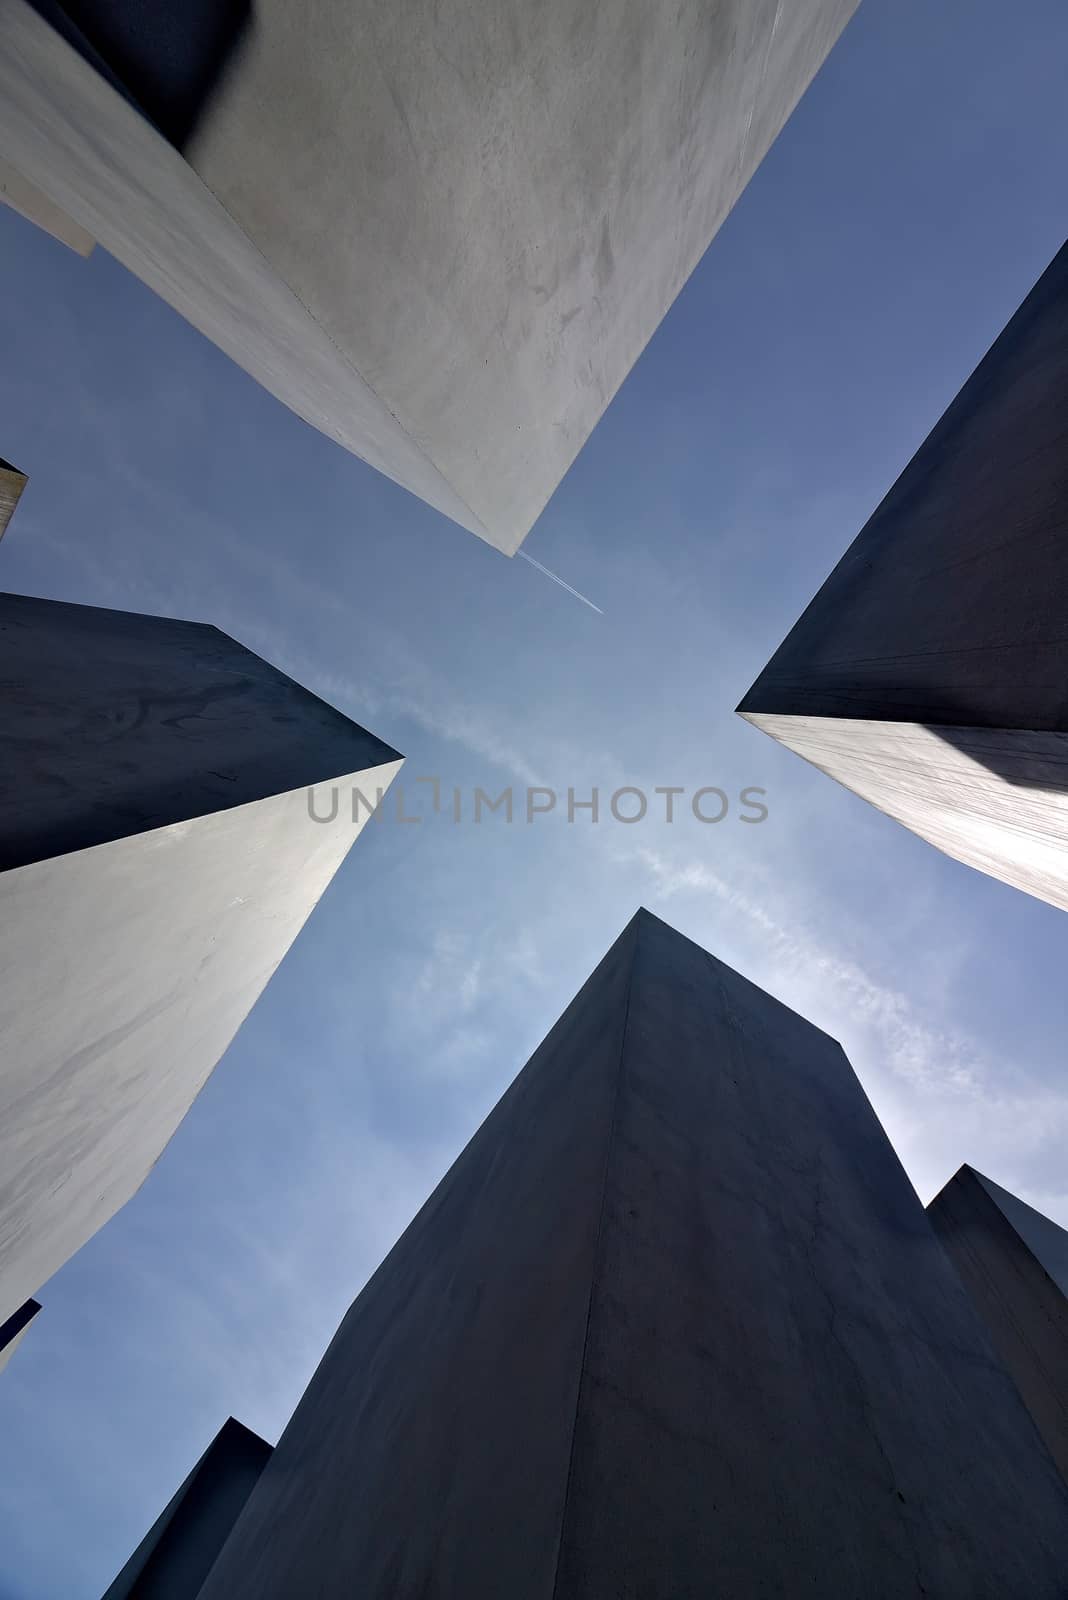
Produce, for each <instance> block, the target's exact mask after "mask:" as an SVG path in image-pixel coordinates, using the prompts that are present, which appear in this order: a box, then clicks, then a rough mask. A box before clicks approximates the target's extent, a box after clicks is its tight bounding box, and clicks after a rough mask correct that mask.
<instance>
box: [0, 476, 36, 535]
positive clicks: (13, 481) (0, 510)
mask: <svg viewBox="0 0 1068 1600" xmlns="http://www.w3.org/2000/svg"><path fill="white" fill-rule="evenodd" d="M28 482H29V479H28V478H27V477H26V474H25V473H24V472H20V471H19V469H18V467H13V466H12V465H11V462H10V461H4V460H3V459H2V458H0V539H2V538H3V537H4V534H5V533H6V532H7V525H8V523H9V522H10V521H11V518H12V517H13V516H14V515H15V508H16V507H17V505H18V503H19V500H20V499H21V498H22V491H23V489H25V487H26V485H27V483H28Z"/></svg>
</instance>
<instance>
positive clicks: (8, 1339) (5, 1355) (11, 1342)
mask: <svg viewBox="0 0 1068 1600" xmlns="http://www.w3.org/2000/svg"><path fill="white" fill-rule="evenodd" d="M40 1309H41V1308H40V1306H39V1305H38V1303H37V1301H36V1300H27V1301H26V1303H25V1305H21V1306H19V1308H18V1310H17V1311H14V1312H12V1314H11V1316H10V1317H8V1319H7V1321H6V1322H3V1323H0V1372H3V1370H4V1368H5V1367H6V1366H7V1364H8V1362H9V1361H10V1360H11V1357H12V1356H13V1355H14V1354H15V1351H16V1350H17V1349H18V1347H19V1345H20V1344H21V1343H22V1341H23V1339H24V1338H25V1337H26V1331H27V1329H28V1328H29V1326H30V1323H31V1322H32V1321H33V1319H34V1317H35V1316H36V1315H37V1313H38V1311H40Z"/></svg>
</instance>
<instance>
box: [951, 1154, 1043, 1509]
mask: <svg viewBox="0 0 1068 1600" xmlns="http://www.w3.org/2000/svg"><path fill="white" fill-rule="evenodd" d="M927 1215H928V1216H929V1217H930V1219H931V1222H932V1224H933V1226H934V1230H935V1232H936V1234H937V1235H938V1237H939V1239H940V1240H941V1242H942V1244H943V1245H944V1247H945V1249H946V1251H947V1253H948V1255H949V1257H950V1259H951V1261H952V1262H953V1265H954V1266H955V1267H956V1269H957V1271H958V1272H959V1273H960V1276H961V1280H962V1282H963V1284H964V1287H965V1288H966V1289H967V1291H968V1293H969V1294H970V1295H971V1297H972V1300H973V1302H974V1304H975V1307H976V1310H977V1311H978V1312H979V1315H980V1316H981V1317H982V1319H983V1322H984V1324H985V1325H986V1327H987V1329H988V1331H989V1333H990V1337H991V1340H992V1341H993V1344H994V1347H995V1349H996V1350H997V1352H998V1354H999V1355H1000V1357H1001V1359H1002V1361H1003V1362H1004V1364H1005V1367H1006V1369H1007V1370H1008V1372H1009V1373H1010V1374H1011V1376H1012V1378H1013V1381H1014V1382H1015V1384H1016V1387H1017V1388H1018V1389H1019V1391H1020V1395H1021V1397H1022V1399H1023V1401H1024V1404H1025V1405H1026V1406H1027V1408H1028V1410H1029V1411H1030V1413H1031V1416H1032V1417H1033V1418H1034V1422H1035V1426H1036V1427H1037V1429H1038V1431H1039V1433H1040V1434H1041V1435H1042V1438H1043V1439H1044V1440H1045V1443H1046V1448H1047V1449H1048V1450H1049V1453H1050V1455H1051V1456H1052V1457H1053V1459H1054V1461H1055V1462H1056V1463H1057V1465H1058V1466H1059V1468H1060V1470H1061V1472H1062V1474H1063V1475H1064V1478H1065V1480H1066V1481H1068V1233H1066V1232H1065V1230H1064V1229H1063V1228H1059V1227H1058V1226H1057V1224H1056V1223H1055V1222H1051V1221H1050V1219H1049V1218H1048V1217H1044V1216H1043V1215H1042V1213H1041V1212H1040V1211H1035V1210H1034V1208H1033V1207H1031V1206H1029V1205H1026V1204H1025V1203H1024V1201H1022V1200H1020V1199H1019V1198H1018V1197H1017V1196H1016V1195H1014V1194H1010V1193H1009V1191H1008V1190H1007V1189H1002V1188H1000V1187H999V1185H998V1184H996V1183H993V1182H991V1180H990V1179H989V1178H984V1177H983V1174H982V1173H981V1172H976V1171H975V1169H974V1168H973V1167H968V1166H964V1167H961V1169H960V1171H959V1172H958V1173H957V1174H956V1175H955V1176H954V1177H953V1178H951V1179H950V1181H949V1183H947V1184H946V1186H945V1188H944V1189H942V1191H941V1192H940V1193H939V1194H937V1195H936V1196H935V1198H934V1199H933V1200H932V1201H931V1204H930V1205H929V1206H928V1207H927Z"/></svg>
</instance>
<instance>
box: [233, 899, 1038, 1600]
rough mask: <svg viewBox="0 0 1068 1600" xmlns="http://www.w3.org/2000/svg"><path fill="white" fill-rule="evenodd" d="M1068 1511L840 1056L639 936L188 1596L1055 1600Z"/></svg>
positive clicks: (474, 1167) (733, 984) (691, 948)
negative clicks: (196, 1591)
mask: <svg viewBox="0 0 1068 1600" xmlns="http://www.w3.org/2000/svg"><path fill="white" fill-rule="evenodd" d="M1066 1551H1068V1490H1066V1488H1065V1485H1064V1484H1063V1482H1062V1481H1061V1479H1060V1476H1059V1474H1058V1473H1057V1471H1056V1469H1055V1468H1054V1466H1053V1464H1052V1462H1051V1461H1050V1459H1049V1456H1048V1454H1047V1452H1046V1451H1045V1449H1044V1448H1043V1446H1042V1444H1041V1441H1040V1440H1039V1439H1038V1437H1037V1435H1036V1433H1035V1430H1034V1426H1033V1424H1032V1423H1031V1420H1030V1418H1029V1417H1028V1415H1027V1413H1026V1411H1025V1409H1024V1407H1023V1405H1022V1403H1021V1401H1020V1398H1019V1396H1018V1395H1017V1393H1016V1390H1015V1388H1014V1387H1013V1384H1012V1382H1011V1381H1010V1379H1009V1378H1008V1376H1007V1375H1006V1373H1005V1371H1004V1369H1003V1368H1002V1366H1001V1365H1000V1363H999V1362H998V1360H997V1359H996V1357H995V1355H994V1353H993V1350H992V1349H991V1346H990V1343H989V1340H988V1338H987V1336H986V1334H985V1331H984V1330H983V1328H982V1326H981V1324H980V1321H979V1319H978V1317H977V1315H976V1313H975V1311H974V1309H973V1307H972V1305H971V1303H970V1301H969V1300H968V1298H967V1296H966V1294H965V1293H964V1290H963V1288H962V1286H961V1284H960V1281H959V1279H958V1278H957V1276H956V1274H955V1273H954V1271H953V1270H952V1268H951V1267H950V1264H949V1262H948V1261H947V1260H946V1257H945V1255H944V1253H943V1252H942V1250H941V1249H940V1248H939V1246H938V1243H937V1241H936V1239H935V1237H934V1234H933V1233H932V1231H931V1228H930V1225H929V1223H928V1221H927V1219H926V1217H925V1215H924V1212H923V1208H922V1206H921V1205H920V1202H919V1200H918V1199H917V1197H916V1195H915V1193H914V1191H913V1190H912V1187H911V1185H910V1184H909V1182H908V1180H907V1178H906V1176H905V1174H904V1172H903V1170H902V1168H901V1166H900V1164H899V1162H898V1161H897V1158H896V1157H895V1155H894V1152H893V1150H892V1149H891V1147H890V1145H889V1143H888V1141H887V1139H886V1136H885V1134H884V1133H883V1131H882V1129H881V1127H880V1126H879V1123H878V1121H877V1120H876V1118H875V1115H874V1113H873V1111H872V1109H871V1107H870V1105H869V1104H868V1101H867V1100H866V1098H865V1096H864V1094H863V1092H862V1090H861V1088H860V1086H859V1084H858V1083H857V1080H856V1078H855V1077H854V1075H853V1073H852V1071H851V1069H850V1067H849V1063H848V1062H847V1060H846V1058H845V1056H844V1055H843V1053H842V1051H841V1049H840V1047H839V1046H838V1045H837V1044H835V1042H834V1041H833V1040H831V1039H829V1038H827V1037H826V1035H824V1034H822V1033H820V1032H819V1031H818V1030H817V1029H816V1028H813V1027H812V1026H811V1025H810V1024H808V1023H806V1022H805V1021H803V1020H802V1018H800V1017H798V1016H796V1015H794V1014H793V1013H792V1012H790V1011H788V1010H787V1009H786V1008H785V1007H784V1006H782V1005H780V1004H779V1003H778V1002H777V1001H775V1000H773V999H771V998H770V997H769V996H768V995H766V994H763V993H762V992H761V991H760V990H758V989H756V988H755V987H754V986H753V985H752V984H750V983H748V982H746V980H745V979H744V978H741V977H740V976H739V975H738V974H737V973H734V972H732V971H730V969H729V968H727V967H724V966H723V965H722V964H721V963H720V962H718V961H716V960H715V959H714V958H713V957H711V956H710V955H708V954H707V953H706V952H705V951H703V950H701V949H700V948H698V947H697V946H696V945H694V944H692V943H691V942H690V941H689V940H687V939H684V938H682V937H681V936H680V935H679V934H677V933H675V932H673V931H672V930H671V929H669V928H667V927H666V926H665V925H664V924H663V923H662V922H659V921H658V920H657V919H656V918H654V917H651V916H649V915H648V913H644V912H642V913H639V915H638V916H637V917H636V918H635V920H634V921H633V922H632V923H631V924H630V926H629V927H628V928H627V929H626V931H625V932H624V934H623V935H622V937H621V938H620V939H619V940H618V941H617V943H616V944H615V945H614V946H613V948H612V950H611V951H610V952H609V954H608V956H607V957H606V958H605V960H604V961H603V962H602V963H601V965H600V966H599V967H598V969H597V971H596V972H595V973H594V974H593V976H592V977H591V978H590V980H589V981H588V983H587V984H586V985H585V987H584V988H583V989H582V991H581V992H580V994H579V995H578V997H577V998H576V1000H575V1001H574V1002H573V1003H572V1005H571V1006H570V1007H569V1008H568V1010H567V1011H566V1012H565V1013H564V1015H563V1017H562V1018H561V1019H560V1021H559V1022H558V1023H557V1025H556V1027H555V1028H554V1029H553V1030H552V1032H551V1033H550V1034H549V1035H548V1037H547V1038H546V1040H545V1041H544V1043H543V1044H542V1045H541V1046H540V1047H539V1049H538V1050H537V1051H536V1052H535V1054H534V1056H533V1057H532V1058H531V1060H530V1062H529V1063H528V1064H527V1066H526V1067H525V1069H524V1070H523V1071H522V1072H521V1073H520V1075H519V1077H518V1078H517V1079H516V1080H515V1082H514V1083H513V1085H512V1087H511V1088H510V1089H509V1090H508V1091H507V1093H506V1094H505V1095H504V1097H503V1099H502V1100H501V1101H500V1103H499V1104H498V1106H497V1107H496V1109H495V1110H494V1111H493V1112H492V1113H491V1115H490V1116H489V1118H488V1119H487V1120H486V1122H485V1123H484V1124H483V1126H482V1127H481V1128H480V1129H479V1131H478V1132H477V1133H476V1134H475V1136H474V1138H473V1139H472V1141H471V1143H470V1144H469V1145H468V1147H467V1149H466V1150H465V1151H464V1152H463V1154H462V1155H461V1156H460V1158H459V1159H458V1161H457V1162H456V1164H455V1165H454V1167H453V1168H452V1170H451V1171H450V1172H449V1173H448V1175H447V1176H446V1178H445V1179H444V1180H443V1182H442V1184H441V1185H440V1186H439V1188H438V1189H437V1190H436V1191H435V1193H434V1194H433V1195H432V1196H431V1198H430V1200H429V1201H428V1202H427V1204H426V1205H425V1207H424V1208H423V1210H422V1211H421V1212H420V1213H419V1215H418V1216H417V1217H416V1219H415V1221H414V1222H413V1223H412V1224H411V1226H410V1227H409V1229H408V1230H407V1232H406V1233H405V1234H404V1235H403V1236H402V1238H401V1239H400V1241H399V1243H398V1244H397V1245H396V1246H395V1248H394V1249H393V1251H392V1252H391V1253H390V1255H389V1256H388V1257H387V1258H386V1260H385V1262H384V1263H383V1264H382V1266H381V1267H380V1268H379V1270H378V1272H377V1273H376V1274H375V1275H374V1277H372V1279H371V1280H370V1282H369V1283H368V1285H367V1287H366V1288H365V1289H364V1291H363V1292H362V1294H361V1295H360V1296H359V1298H358V1299H357V1300H356V1302H355V1304H354V1305H353V1307H352V1309H351V1310H350V1312H349V1313H348V1316H347V1317H346V1318H345V1320H344V1322H343V1323H342V1325H341V1328H340V1329H339V1331H338V1333H337V1335H336V1337H335V1339H334V1341H333V1343H332V1344H331V1346H330V1348H329V1349H328V1351H327V1353H326V1355H325V1357H324V1358H323V1361H322V1363H321V1365H320V1367H319V1369H318V1371H317V1372H316V1374H315V1376H314V1378H313V1379H312V1382H311V1384H310V1385H309V1388H308V1390H307V1392H306V1394H305V1396H304V1399H303V1400H302V1402H301V1404H300V1405H299V1406H298V1408H297V1410H296V1412H295V1414H294V1416H293V1419H292V1421H291V1422H290V1424H289V1426H288V1427H287V1429H286V1430H285V1432H284V1434H283V1436H282V1438H281V1440H280V1442H279V1444H278V1446H277V1448H276V1450H275V1454H274V1456H273V1458H272V1460H271V1462H270V1463H269V1465H268V1467H267V1469H266V1470H265V1472H264V1475H263V1478H262V1480H261V1482H260V1484H259V1485H258V1486H257V1489H256V1491H255V1493H254V1494H253V1495H252V1496H251V1497H250V1500H249V1503H248V1505H247V1507H246V1509H245V1511H244V1512H243V1514H242V1516H241V1518H240V1519H239V1521H238V1523H237V1524H236V1526H235V1529H234V1532H233V1534H232V1536H231V1538H230V1540H229V1541H228V1542H227V1545H226V1547H225V1549H224V1551H223V1553H222V1555H221V1557H220V1559H219V1561H218V1563H217V1564H216V1567H215V1568H214V1570H213V1571H212V1574H211V1576H210V1577H209V1579H208V1581H207V1583H206V1584H205V1587H204V1590H203V1594H202V1597H201V1600H291V1597H292V1596H294V1595H297V1594H301V1595H309V1596H311V1595H315V1596H316V1597H317V1600H350V1597H351V1596H353V1595H357V1594H358V1595H359V1596H360V1597H361V1600H387V1597H388V1600H398V1597H401V1596H416V1595H418V1596H419V1597H420V1600H439V1597H440V1600H445V1597H446V1596H448V1597H450V1600H452V1597H456V1596H460V1595H462V1596H464V1597H465V1600H483V1597H484V1600H500V1597H501V1596H504V1595H507V1596H508V1597H509V1600H554V1597H555V1600H564V1597H568V1600H571V1597H575V1600H577V1597H579V1596H581V1597H582V1600H626V1597H633V1600H637V1597H639V1596H641V1597H642V1600H698V1597H700V1600H707V1597H708V1596H710V1595H729V1596H731V1600H757V1597H761V1600H764V1597H770V1596H782V1595H798V1594H818V1595H820V1596H821V1597H823V1600H857V1597H858V1596H860V1595H863V1596H865V1597H866V1600H880V1597H886V1600H889V1597H894V1600H901V1597H906V1596H907V1597H910V1600H911V1597H916V1600H919V1597H921V1596H924V1595H926V1596H928V1597H934V1596H938V1597H939V1600H954V1597H959V1600H965V1597H967V1600H1007V1597H1019V1600H1024V1597H1027V1600H1039V1597H1046V1600H1053V1597H1054V1596H1057V1597H1059V1600H1063V1595H1064V1584H1065V1552H1066Z"/></svg>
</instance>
